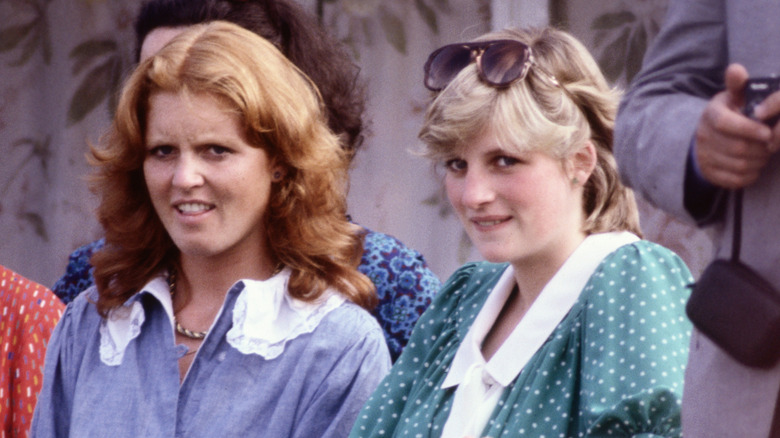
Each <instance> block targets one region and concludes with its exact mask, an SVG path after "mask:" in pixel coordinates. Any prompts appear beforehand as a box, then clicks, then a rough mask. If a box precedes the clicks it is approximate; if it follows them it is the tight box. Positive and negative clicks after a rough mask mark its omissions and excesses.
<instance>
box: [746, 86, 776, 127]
mask: <svg viewBox="0 0 780 438" xmlns="http://www.w3.org/2000/svg"><path fill="white" fill-rule="evenodd" d="M778 90H780V77H778V76H774V75H773V76H767V77H761V78H751V79H748V81H747V84H745V92H744V93H745V107H744V108H743V110H742V113H743V114H745V115H746V116H748V117H750V118H755V116H754V115H753V111H755V109H756V106H758V104H760V103H761V102H763V101H764V99H766V98H767V97H769V95H770V94H772V93H774V92H775V91H778ZM778 120H780V114H778V115H776V116H773V117H772V118H770V119H767V120H764V124H766V125H768V126H775V124H776V123H777V121H778Z"/></svg>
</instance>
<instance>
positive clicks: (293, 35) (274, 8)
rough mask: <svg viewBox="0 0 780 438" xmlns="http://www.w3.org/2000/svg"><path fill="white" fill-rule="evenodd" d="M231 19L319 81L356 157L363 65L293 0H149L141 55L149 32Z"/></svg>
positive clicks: (333, 124)
mask: <svg viewBox="0 0 780 438" xmlns="http://www.w3.org/2000/svg"><path fill="white" fill-rule="evenodd" d="M215 20H225V21H229V22H232V23H234V24H237V25H239V26H241V27H243V28H245V29H248V30H251V31H252V32H254V33H256V34H258V35H260V36H261V37H263V38H265V39H267V40H269V41H270V42H271V43H273V44H274V45H275V46H276V47H277V48H278V49H279V50H280V51H281V52H282V53H283V54H284V55H285V56H286V57H287V59H289V60H290V61H292V63H293V64H295V65H296V66H297V67H298V68H300V69H301V70H302V71H303V72H304V73H305V74H306V75H307V76H309V78H310V79H311V80H312V82H314V84H315V85H316V86H317V88H318V89H319V91H320V94H321V95H322V100H323V103H324V104H325V113H326V115H327V118H328V126H329V127H330V129H331V130H332V131H333V132H334V133H336V134H337V135H338V136H339V137H340V138H341V141H342V145H343V147H344V149H345V150H346V151H347V152H348V153H349V156H350V159H351V158H352V157H354V154H355V153H356V152H357V149H358V148H359V147H360V146H361V144H362V143H363V127H364V126H363V117H362V116H363V111H364V110H365V87H364V85H363V83H362V82H361V81H360V80H359V78H358V76H359V72H360V71H359V68H358V67H357V66H356V65H355V64H354V63H353V62H352V60H351V59H350V57H349V55H347V53H346V52H345V50H344V49H343V47H342V45H341V43H339V42H338V41H337V40H336V39H335V38H333V37H332V36H330V34H328V32H326V31H325V29H324V28H323V27H322V26H321V25H320V23H319V22H318V20H317V18H316V17H315V16H314V15H312V14H310V13H308V12H306V11H305V10H304V9H303V8H302V7H301V6H299V5H298V4H296V3H295V2H294V1H293V0H244V1H238V0H149V1H147V2H146V3H144V4H143V6H142V7H141V11H140V13H139V14H138V17H137V18H136V21H135V34H136V59H137V58H138V57H139V55H140V53H141V46H142V44H143V41H144V39H145V38H146V36H147V35H148V34H149V33H150V32H151V31H153V30H154V29H156V28H159V27H179V26H190V25H193V24H200V23H206V22H209V21H215Z"/></svg>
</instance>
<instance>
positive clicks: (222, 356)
mask: <svg viewBox="0 0 780 438" xmlns="http://www.w3.org/2000/svg"><path fill="white" fill-rule="evenodd" d="M225 357H227V354H225V352H224V351H223V352H222V353H219V355H218V356H217V362H223V361H224V360H225Z"/></svg>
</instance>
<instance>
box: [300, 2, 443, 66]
mask: <svg viewBox="0 0 780 438" xmlns="http://www.w3.org/2000/svg"><path fill="white" fill-rule="evenodd" d="M355 1H360V0H351V1H348V0H317V2H316V5H315V9H316V13H317V16H318V17H319V19H320V22H322V23H323V24H325V25H326V26H329V27H331V31H333V32H334V34H335V35H338V36H339V37H340V39H341V41H342V42H344V43H345V44H347V45H348V46H350V47H351V48H352V50H353V53H355V54H356V55H357V54H358V50H357V47H358V46H359V45H360V43H361V42H362V43H365V44H366V45H371V44H372V43H373V40H374V37H373V35H374V33H375V32H376V29H377V28H378V29H380V30H381V32H382V34H383V35H384V38H385V41H387V42H388V43H389V44H390V45H391V46H392V47H393V48H394V49H395V50H396V51H398V52H399V53H402V54H406V50H407V45H408V38H407V28H406V23H405V22H404V19H403V18H402V17H403V15H402V14H401V12H402V11H407V10H409V9H410V8H412V10H414V11H416V13H417V14H418V15H419V16H420V18H421V19H422V21H423V23H425V25H426V27H427V28H428V29H429V30H430V31H431V32H433V33H434V34H436V33H438V32H439V14H440V13H449V12H450V10H451V8H450V4H449V0H393V1H392V2H388V1H382V2H381V3H380V4H378V6H376V7H375V8H373V10H372V6H371V5H370V4H369V5H361V6H363V7H361V8H355V5H354V2H355ZM354 9H360V11H356V10H354ZM367 10H368V11H369V12H368V13H366V11H367ZM326 16H327V17H328V19H326Z"/></svg>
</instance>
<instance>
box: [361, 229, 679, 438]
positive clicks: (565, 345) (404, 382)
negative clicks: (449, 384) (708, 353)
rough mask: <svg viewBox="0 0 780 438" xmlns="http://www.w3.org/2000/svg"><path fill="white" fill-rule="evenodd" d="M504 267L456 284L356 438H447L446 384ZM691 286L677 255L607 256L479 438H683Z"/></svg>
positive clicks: (432, 311)
mask: <svg viewBox="0 0 780 438" xmlns="http://www.w3.org/2000/svg"><path fill="white" fill-rule="evenodd" d="M505 268H506V265H496V264H490V263H475V264H469V265H466V266H464V267H463V268H461V269H460V270H458V271H457V272H456V273H455V274H454V275H453V276H452V278H450V280H449V281H448V282H447V284H445V286H444V288H443V289H442V291H441V292H440V293H439V295H438V296H437V298H436V299H435V300H434V303H433V304H432V305H431V307H430V308H429V310H428V311H427V312H426V313H424V314H423V316H422V317H421V318H420V321H419V322H418V325H417V327H415V329H414V332H413V334H412V337H411V339H410V342H409V345H408V346H407V349H406V350H405V351H404V353H403V354H402V355H401V357H400V359H399V360H398V363H397V364H396V365H395V366H394V367H393V368H392V370H391V372H390V373H389V374H388V376H387V377H386V378H385V380H384V381H383V382H382V383H381V384H380V385H379V387H378V388H377V390H376V391H375V392H374V394H373V395H372V397H371V398H370V399H369V400H368V402H367V403H366V405H365V407H364V408H363V411H362V412H361V414H360V415H359V416H358V421H357V422H356V424H355V427H354V428H353V430H352V433H351V435H350V436H351V437H384V436H386V437H415V438H417V437H438V436H440V435H441V431H442V428H443V427H444V423H445V422H446V420H447V416H448V415H449V411H450V408H451V406H452V399H453V396H454V388H451V389H448V390H446V391H445V390H442V389H440V388H441V384H442V382H443V381H444V379H445V377H446V375H447V372H448V371H449V367H450V364H451V363H452V359H453V357H454V356H455V352H456V351H457V349H458V347H459V345H460V343H461V342H462V340H463V339H464V338H465V336H466V333H467V332H468V329H469V327H471V324H472V323H473V321H474V318H476V316H477V314H478V313H479V311H480V309H481V308H482V305H483V304H484V302H485V299H486V298H487V295H488V293H489V292H490V290H491V289H492V287H493V285H494V284H495V283H496V281H497V280H498V278H499V277H500V276H501V273H502V272H503V270H504V269H505ZM692 281H693V279H692V277H691V275H690V272H689V271H688V269H687V267H686V266H685V264H684V263H683V262H682V260H680V259H679V257H677V256H676V255H675V254H673V253H672V252H670V251H669V250H667V249H665V248H663V247H661V246H658V245H656V244H653V243H650V242H647V241H640V242H637V243H633V244H630V245H626V246H623V247H621V248H620V249H618V250H617V251H615V252H613V253H612V254H610V255H609V256H607V257H606V258H605V259H604V260H603V261H602V262H601V264H600V265H599V267H598V268H597V269H596V271H595V272H594V274H593V275H592V276H591V278H590V279H589V280H588V282H587V284H586V286H585V288H584V289H583V291H582V292H581V294H580V297H579V299H578V301H577V302H576V303H575V304H574V306H573V307H572V309H571V310H570V311H569V313H568V314H567V316H566V317H565V318H564V319H563V321H561V323H560V324H559V325H558V327H556V329H555V330H554V331H553V333H552V334H551V335H550V337H549V338H548V339H547V341H546V342H545V344H544V345H543V346H542V347H541V348H540V349H539V350H538V351H537V352H536V354H535V355H534V357H533V358H532V359H531V360H530V361H529V363H528V365H527V366H526V367H525V368H524V369H523V371H522V372H521V373H520V375H519V376H518V377H517V379H516V380H515V381H514V382H512V384H511V385H510V386H509V387H507V389H506V390H505V391H504V393H503V394H502V397H501V399H500V401H499V403H498V406H496V408H495V410H494V411H493V414H492V415H491V419H490V421H489V422H488V424H487V426H486V428H485V430H484V431H483V433H482V434H481V436H485V437H492V438H500V437H533V438H559V437H560V438H568V437H586V436H587V437H592V436H599V437H608V436H621V437H622V436H642V437H655V436H658V437H661V436H663V437H679V436H680V435H681V427H680V400H681V396H682V383H683V375H684V371H685V363H686V361H687V351H688V341H689V338H690V331H691V325H690V323H689V322H688V320H687V318H686V316H685V302H686V300H687V298H688V289H687V287H686V285H687V284H689V283H690V282H692ZM517 348H518V349H520V348H522V346H520V345H518V346H517Z"/></svg>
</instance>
